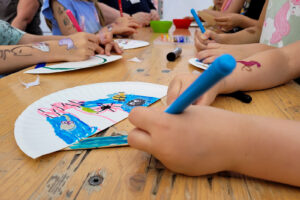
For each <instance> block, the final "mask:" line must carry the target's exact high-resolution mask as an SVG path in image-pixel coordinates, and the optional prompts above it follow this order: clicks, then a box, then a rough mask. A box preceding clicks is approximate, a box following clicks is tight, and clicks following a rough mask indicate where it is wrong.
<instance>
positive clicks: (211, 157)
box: [128, 106, 300, 186]
mask: <svg viewBox="0 0 300 200" xmlns="http://www.w3.org/2000/svg"><path fill="white" fill-rule="evenodd" d="M129 120H130V122H131V123H132V124H133V125H135V126H136V127H137V128H136V129H134V130H132V131H131V132H130V133H129V134H128V143H129V144H130V146H132V147H134V148H137V149H140V150H143V151H146V152H148V153H151V154H153V155H154V156H155V157H156V158H158V159H159V160H160V161H161V162H162V163H163V164H164V165H165V166H166V167H168V168H169V169H171V170H172V171H175V172H178V173H183V174H186V175H191V176H199V175H204V174H211V173H215V172H219V171H235V172H239V173H243V174H246V175H249V176H253V177H257V178H262V179H267V180H272V181H277V182H281V183H287V184H291V185H295V186H300V171H299V168H300V159H298V157H299V155H300V134H299V130H300V123H299V122H296V121H287V120H280V119H267V118H263V117H256V116H249V115H242V114H237V113H233V112H229V111H225V110H221V109H217V108H213V107H207V106H190V107H189V108H188V109H186V110H185V111H184V112H183V113H182V114H179V115H170V114H167V113H165V112H163V111H162V110H158V109H157V108H141V107H140V108H135V109H133V110H132V111H131V113H130V114H129ZM216 123H217V124H218V125H217V126H216ZM187 124H188V126H187Z"/></svg>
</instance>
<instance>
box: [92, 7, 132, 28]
mask: <svg viewBox="0 0 300 200" xmlns="http://www.w3.org/2000/svg"><path fill="white" fill-rule="evenodd" d="M98 4H99V7H100V8H101V11H102V13H103V16H104V19H105V22H106V24H111V23H113V22H115V20H116V19H117V18H119V17H120V11H119V10H117V9H115V8H112V7H110V6H108V5H106V4H104V3H98ZM123 15H124V16H126V17H130V15H129V14H127V13H123Z"/></svg>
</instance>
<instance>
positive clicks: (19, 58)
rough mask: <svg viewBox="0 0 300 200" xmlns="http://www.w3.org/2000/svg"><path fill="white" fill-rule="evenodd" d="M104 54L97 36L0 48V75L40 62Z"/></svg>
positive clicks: (84, 34) (79, 35)
mask: <svg viewBox="0 0 300 200" xmlns="http://www.w3.org/2000/svg"><path fill="white" fill-rule="evenodd" d="M95 52H98V53H103V49H102V48H101V47H100V46H99V39H98V37H97V36H95V35H93V34H88V33H77V34H74V35H71V36H69V37H64V39H60V40H51V41H45V42H38V43H33V44H21V45H10V46H0V74H2V73H9V72H13V71H16V70H19V69H22V68H24V67H27V66H29V65H33V64H37V63H40V62H58V61H81V60H86V59H88V58H89V57H90V56H93V55H94V54H95Z"/></svg>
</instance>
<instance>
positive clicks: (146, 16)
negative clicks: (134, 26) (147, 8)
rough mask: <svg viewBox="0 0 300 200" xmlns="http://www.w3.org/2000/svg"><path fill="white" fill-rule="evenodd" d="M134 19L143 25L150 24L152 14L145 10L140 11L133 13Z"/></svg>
mask: <svg viewBox="0 0 300 200" xmlns="http://www.w3.org/2000/svg"><path fill="white" fill-rule="evenodd" d="M132 17H133V19H134V20H135V21H136V22H138V23H139V24H140V25H141V26H148V25H149V24H150V21H151V14H150V13H145V12H138V13H135V14H133V15H132Z"/></svg>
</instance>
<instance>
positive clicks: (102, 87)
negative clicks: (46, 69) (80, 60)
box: [15, 82, 167, 158]
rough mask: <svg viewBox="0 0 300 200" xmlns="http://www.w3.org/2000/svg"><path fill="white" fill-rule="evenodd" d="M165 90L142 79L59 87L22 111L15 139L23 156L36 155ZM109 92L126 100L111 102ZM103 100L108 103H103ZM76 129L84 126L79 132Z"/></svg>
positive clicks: (101, 125) (113, 119)
mask: <svg viewBox="0 0 300 200" xmlns="http://www.w3.org/2000/svg"><path fill="white" fill-rule="evenodd" d="M120 92H121V93H120ZM166 93H167V86H163V85H157V84H151V83H143V82H111V83H98V84H92V85H84V86H78V87H75V88H70V89H65V90H61V91H59V92H56V93H53V94H50V95H48V96H46V97H43V98H41V99H40V100H38V101H36V102H34V103H33V104H32V105H30V106H29V107H27V108H26V109H25V110H24V111H23V113H22V114H21V115H20V116H19V117H18V119H17V120H16V123H15V139H16V142H17V144H18V146H19V147H20V149H21V150H22V151H23V152H24V153H25V154H26V155H28V156H30V157H32V158H37V157H40V156H42V155H45V154H49V153H52V152H55V151H58V150H61V149H63V148H66V147H68V146H70V145H71V144H74V143H76V142H77V141H76V142H72V143H70V142H68V141H67V140H66V138H69V137H71V138H72V139H74V138H75V136H78V138H79V136H80V139H78V141H79V140H82V139H83V138H86V137H89V136H91V135H93V134H95V133H96V132H99V131H101V130H104V129H106V128H108V127H110V126H112V125H114V124H116V123H117V122H119V121H121V120H123V119H125V118H127V116H128V112H129V111H130V110H127V111H126V109H129V108H130V109H132V108H133V107H135V106H137V104H139V103H140V102H142V103H143V102H150V101H151V102H152V101H154V100H157V99H160V98H162V97H164V96H165V95H166ZM116 94H117V95H116ZM108 95H114V96H113V98H118V99H123V98H124V97H125V100H124V101H123V104H122V103H119V101H118V103H115V102H114V103H111V100H112V99H113V98H112V97H108ZM130 95H138V96H130ZM103 99H105V100H107V99H108V100H109V103H108V102H107V103H103V102H102V100H103ZM95 100H97V101H95ZM112 101H113V100H112ZM101 102H102V103H101ZM120 104H121V105H122V106H121V105H120ZM133 104H134V105H133ZM143 105H145V104H143ZM123 106H124V107H123ZM105 107H106V108H105ZM78 119H79V120H78ZM79 129H80V130H82V129H84V131H81V133H80V135H79V134H77V130H79ZM66 130H67V131H66ZM76 138H77V137H76Z"/></svg>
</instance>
